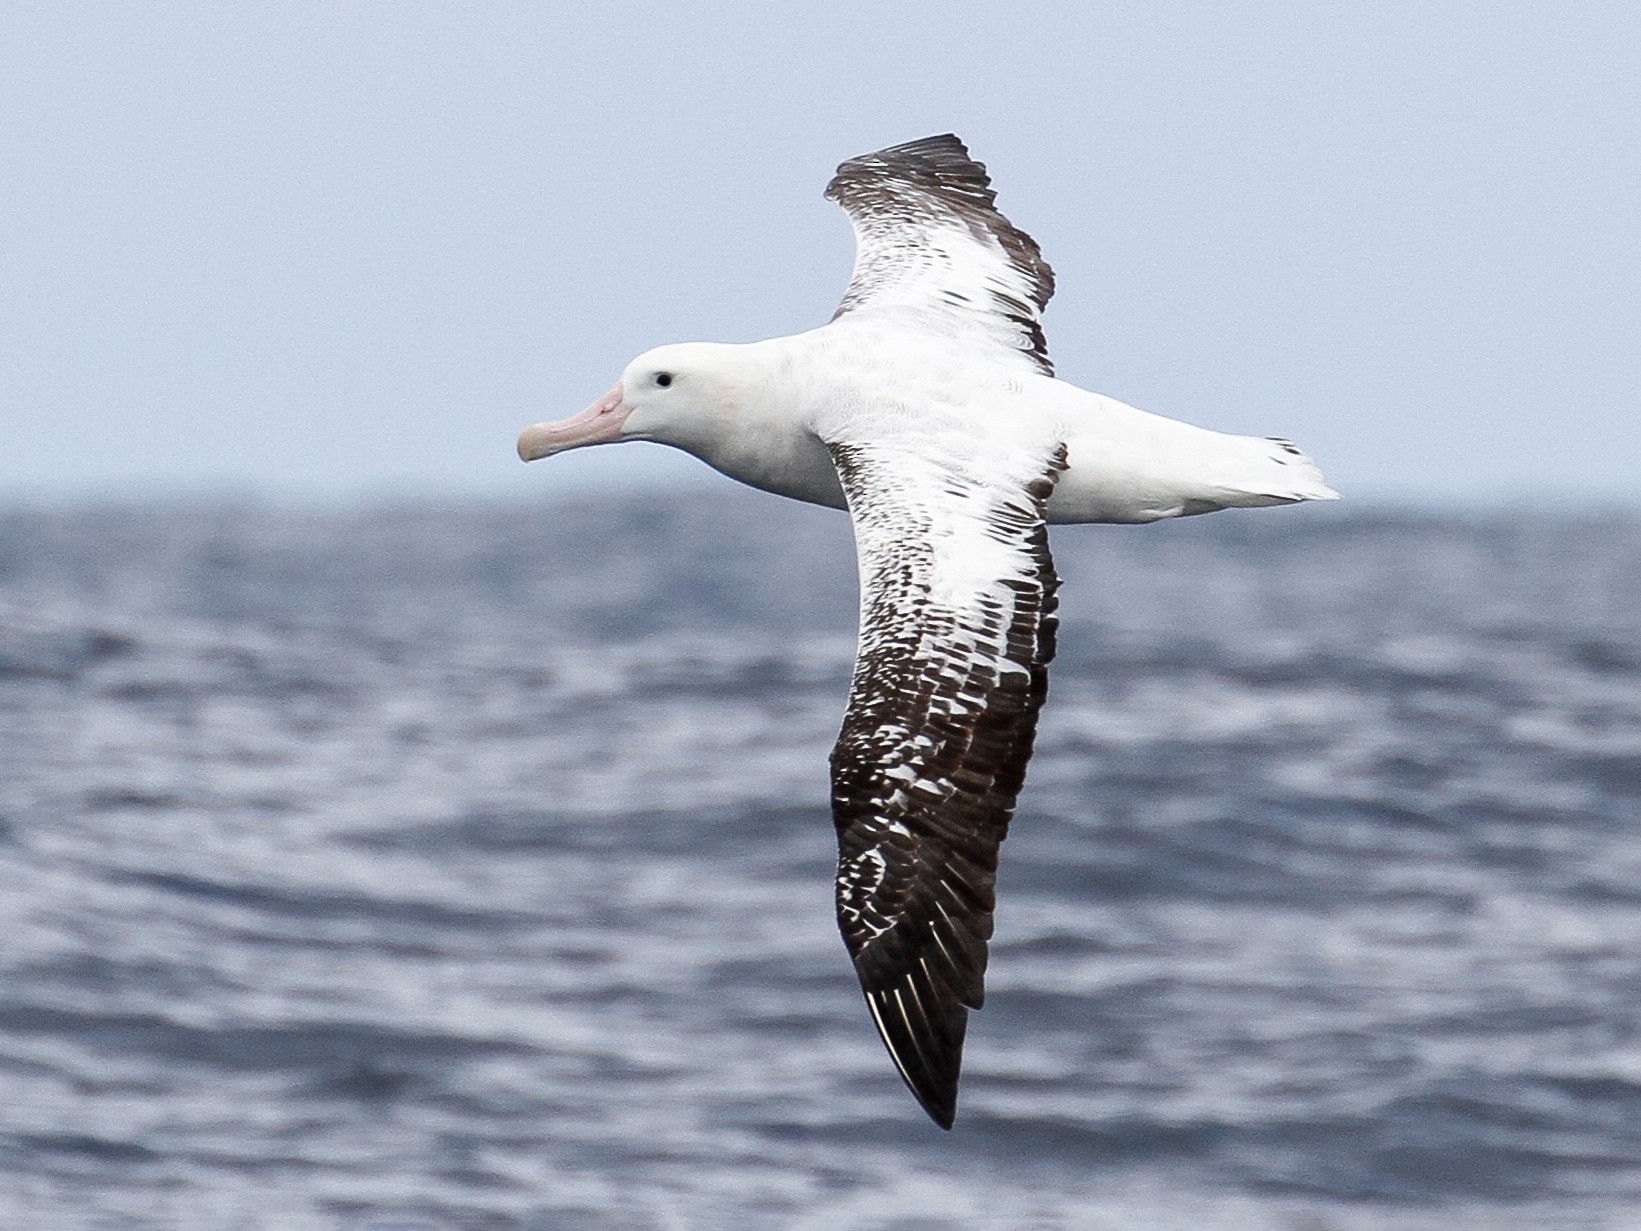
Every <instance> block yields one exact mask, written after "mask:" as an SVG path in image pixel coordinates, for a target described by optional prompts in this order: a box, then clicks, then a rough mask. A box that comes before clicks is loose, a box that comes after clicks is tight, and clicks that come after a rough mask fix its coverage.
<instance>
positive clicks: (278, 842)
mask: <svg viewBox="0 0 1641 1231" xmlns="http://www.w3.org/2000/svg"><path fill="white" fill-rule="evenodd" d="M1054 546H1055V553H1056V559H1057V561H1058V564H1059V568H1060V571H1061V573H1062V574H1063V575H1064V577H1065V578H1066V585H1065V589H1064V591H1063V598H1062V608H1061V609H1062V614H1063V616H1064V627H1063V632H1062V635H1061V638H1060V658H1059V661H1058V662H1057V663H1056V669H1055V675H1054V686H1053V695H1052V697H1051V699H1050V703H1049V707H1048V709H1047V711H1046V712H1045V718H1044V723H1043V729H1042V734H1041V739H1040V743H1039V752H1038V755H1037V758H1036V760H1035V762H1034V764H1033V768H1032V774H1031V781H1030V784H1029V786H1028V788H1027V792H1026V795H1025V797H1024V799H1023V802H1022V807H1021V810H1020V816H1019V819H1018V821H1017V823H1016V825H1015V828H1014V831H1013V834H1012V836H1011V838H1010V841H1009V843H1008V845H1007V847H1006V848H1005V851H1004V868H1003V872H1002V877H1001V909H1000V914H999V918H998V936H997V943H996V945H995V948H994V953H993V959H992V970H991V976H990V988H991V995H990V998H989V1001H988V1006H987V1008H986V1010H985V1011H984V1012H983V1013H981V1014H979V1015H977V1016H976V1017H975V1019H974V1020H973V1022H972V1024H971V1030H970V1041H969V1047H968V1061H967V1072H966V1078H965V1084H964V1096H963V1107H962V1113H961V1117H960V1119H959V1123H958V1128H957V1130H956V1131H955V1132H954V1133H953V1134H950V1135H946V1134H941V1133H939V1132H938V1130H935V1129H934V1128H932V1127H931V1126H930V1125H929V1124H927V1123H926V1122H925V1121H924V1119H923V1117H922V1116H921V1114H920V1113H919V1112H918V1111H917V1109H916V1107H915V1106H914V1105H913V1103H912V1102H911V1100H910V1098H909V1097H908V1096H906V1094H905V1093H904V1091H903V1090H902V1089H901V1087H900V1084H899V1081H898V1080H897V1079H896V1078H895V1076H894V1073H893V1070H892V1067H891V1066H890V1064H889V1062H888V1060H887V1058H886V1056H885V1055H884V1054H883V1052H882V1050H881V1047H880V1045H879V1044H878V1042H877V1040H876V1038H875V1036H874V1034H873V1032H872V1029H871V1026H870V1023H869V1021H868V1018H867V1014H866V1011H865V1009H864V1006H863V1005H862V1003H861V1002H860V998H859V996H858V994H857V992H856V989H855V986H854V980H853V976H852V974H851V972H850V970H849V966H848V962H847V959H846V957H845V955H844V952H843V948H842V945H841V942H840V941H839V940H838V938H837V936H836V933H835V929H834V925H833V920H832V897H831V885H830V876H831V868H832V862H833V858H834V852H833V846H832V832H831V825H830V820H829V817H828V815H827V812H826V800H827V783H826V754H827V751H828V749H829V745H830V742H831V739H832V736H833V735H834V734H835V732H836V729H837V723H838V720H839V717H840V714H841V706H842V700H843V695H844V692H845V690H846V688H847V684H848V676H849V669H850V664H851V659H852V655H853V649H854V618H855V595H854V562H853V554H852V547H851V544H850V541H849V534H848V525H847V522H846V520H845V519H843V518H841V517H839V516H837V515H835V514H829V513H826V512H824V511H818V510H811V509H805V508H801V507H798V506H795V505H789V504H786V503H784V502H780V501H776V500H772V499H768V498H762V497H759V496H757V495H755V494H751V493H742V492H737V491H727V490H726V491H724V492H722V493H715V494H689V495H657V496H654V497H653V498H649V499H647V500H641V499H637V498H634V497H631V496H628V497H626V498H624V499H622V500H607V501H588V502H584V503H581V504H578V505H573V506H572V505H562V506H556V507H544V508H529V509H525V508H500V507H490V508H450V507H433V506H415V505H406V506H402V507H392V508H377V509H372V510H362V511H338V512H328V513H315V512H297V511H289V510H286V511H276V510H270V509H259V508H254V507H231V506H225V505H210V506H200V507H139V508H83V509H56V510H28V509H17V510H12V511H10V512H6V513H0V935H3V936H4V937H5V941H4V944H3V945H0V955H3V960H4V977H3V979H0V1173H3V1175H4V1183H0V1225H4V1226H6V1227H16V1228H37V1227H40V1228H43V1227H51V1228H58V1227H65V1228H78V1227H82V1226H83V1227H87V1228H90V1227H96V1228H99V1229H107V1228H142V1229H147V1228H155V1229H158V1228H166V1229H172V1228H175V1229H181V1231H194V1229H199V1231H205V1229H211V1231H216V1229H219V1228H230V1227H231V1228H260V1227H268V1228H279V1229H281V1231H306V1229H308V1228H314V1229H318V1228H337V1227H342V1228H361V1229H363V1228H370V1229H372V1231H389V1229H392V1231H412V1229H415V1231H431V1229H435V1228H436V1229H441V1231H442V1229H445V1228H463V1229H466V1228H484V1229H487V1231H488V1229H507V1231H515V1229H523V1228H557V1227H581V1226H586V1227H619V1228H625V1227H633V1228H652V1227H653V1228H680V1227H689V1228H693V1227H703V1228H707V1227H712V1228H717V1227H725V1226H735V1227H742V1226H748V1227H753V1226H757V1227H762V1226H768V1227H790V1228H798V1229H803V1228H855V1227H859V1228H868V1227H871V1228H898V1229H900V1231H911V1229H912V1228H923V1229H928V1228H939V1227H972V1226H977V1225H984V1226H997V1227H1056V1228H1058V1227H1066V1228H1085V1227H1086V1228H1106V1227H1119V1226H1120V1227H1123V1228H1151V1227H1155V1228H1174V1227H1179V1228H1185V1227H1191V1228H1200V1227H1216V1228H1217V1227H1227V1228H1271V1227H1277V1228H1294V1229H1296V1231H1300V1229H1321V1228H1340V1229H1377V1228H1390V1227H1396V1228H1423V1227H1430V1228H1436V1227H1442V1228H1449V1227H1459V1228H1467V1227H1474V1228H1483V1227H1485V1228H1514V1227H1522V1228H1526V1227H1549V1226H1571V1227H1614V1228H1617V1227H1629V1226H1634V1225H1635V1223H1634V1222H1633V1216H1634V1215H1633V1211H1634V1210H1635V1209H1637V1208H1641V1041H1638V1040H1641V826H1638V824H1637V820H1638V816H1641V648H1638V647H1641V522H1638V521H1637V520H1635V519H1634V518H1633V517H1631V518H1626V517H1602V516H1597V515H1594V514H1590V515H1585V516H1574V515H1560V516H1553V515H1548V514H1535V515H1532V516H1523V517H1506V516H1504V515H1496V516H1488V517H1476V518H1471V519H1460V520H1452V519H1438V518H1435V517H1426V516H1419V515H1414V514H1406V515H1393V514H1388V513H1368V514H1363V513H1354V514H1353V513H1351V512H1350V511H1349V510H1338V511H1336V510H1333V509H1327V510H1310V509H1305V510H1297V511H1286V512H1280V511H1279V512H1270V513H1262V514H1254V515H1247V516H1237V515H1231V514H1227V515H1223V516H1220V517H1216V518H1207V519H1201V520H1198V521H1193V522H1183V523H1179V524H1176V525H1163V526H1157V527H1150V528H1145V529H1133V528H1122V527H1113V528H1105V527H1090V528H1066V529H1064V530H1057V531H1056V535H1055V540H1054ZM1626 1219H1630V1220H1631V1221H1626Z"/></svg>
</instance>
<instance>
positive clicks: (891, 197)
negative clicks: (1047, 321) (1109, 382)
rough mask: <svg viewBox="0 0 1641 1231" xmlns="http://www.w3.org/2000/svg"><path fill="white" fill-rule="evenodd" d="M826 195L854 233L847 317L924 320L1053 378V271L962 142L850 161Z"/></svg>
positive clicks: (937, 141)
mask: <svg viewBox="0 0 1641 1231" xmlns="http://www.w3.org/2000/svg"><path fill="white" fill-rule="evenodd" d="M826 195H827V196H828V197H830V198H831V199H832V200H834V201H836V202H837V203H838V204H840V205H842V206H843V208H844V209H845V210H846V211H847V212H848V214H849V221H850V222H852V223H853V224H854V227H855V272H854V276H853V277H852V278H851V279H850V281H849V289H848V290H847V291H846V292H844V296H843V304H842V306H841V307H839V308H838V315H839V316H841V315H843V314H844V313H845V312H853V311H857V310H860V309H865V308H870V309H872V310H874V311H876V310H880V309H899V310H901V311H902V312H903V313H905V314H907V315H922V316H923V317H924V319H925V322H926V323H927V324H928V325H929V326H931V327H934V328H939V329H950V330H953V331H962V332H966V333H974V334H978V335H980V336H982V337H985V338H986V339H987V340H989V341H991V342H993V343H995V344H996V345H997V347H998V348H999V349H1000V350H1004V351H1006V352H1008V353H1009V354H1011V355H1015V356H1024V357H1025V359H1026V360H1027V361H1028V362H1029V363H1030V365H1031V367H1032V369H1033V370H1034V371H1038V372H1041V373H1043V374H1044V375H1045V376H1052V375H1054V368H1053V365H1051V364H1050V363H1049V359H1048V343H1047V342H1046V341H1045V340H1044V338H1043V328H1042V310H1043V308H1044V307H1045V306H1047V304H1048V301H1049V296H1051V295H1053V294H1054V271H1053V270H1052V269H1050V268H1049V267H1048V262H1046V261H1044V260H1043V254H1042V253H1041V252H1040V251H1039V250H1038V248H1037V244H1036V241H1034V240H1033V239H1032V238H1031V236H1029V235H1027V234H1026V233H1025V232H1024V231H1022V230H1020V229H1018V228H1017V227H1015V226H1014V224H1013V223H1011V222H1010V221H1009V220H1008V219H1007V218H1005V217H1003V215H1002V214H1000V213H998V212H997V206H996V200H997V194H996V193H994V192H993V191H992V190H991V180H990V179H989V178H987V176H986V168H985V167H984V166H982V165H981V164H980V163H978V162H975V161H974V160H973V159H972V158H970V157H969V151H968V150H967V149H966V148H964V145H963V143H962V142H961V141H959V140H958V139H957V138H956V137H954V136H953V135H952V134H950V133H946V134H945V135H943V136H939V137H925V138H923V140H921V141H910V142H907V143H906V144H905V145H894V146H890V147H889V148H888V149H886V150H879V151H877V153H875V154H862V155H861V156H860V157H859V158H851V159H850V160H849V161H848V162H846V163H844V164H843V165H842V166H840V167H839V168H838V173H837V175H836V176H835V177H834V178H833V180H832V182H831V183H830V184H828V185H827V186H826ZM834 319H836V318H835V317H834Z"/></svg>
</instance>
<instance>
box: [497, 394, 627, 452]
mask: <svg viewBox="0 0 1641 1231" xmlns="http://www.w3.org/2000/svg"><path fill="white" fill-rule="evenodd" d="M625 396H626V395H625V394H624V393H623V392H622V389H621V386H620V385H616V387H615V388H614V389H611V390H610V391H609V392H608V393H606V394H605V395H604V396H603V397H601V398H599V399H598V401H596V402H594V403H593V404H592V405H591V406H589V407H587V409H586V410H584V411H582V412H581V413H580V414H579V415H572V416H571V417H570V418H568V419H557V420H554V421H553V422H551V423H537V424H533V425H532V426H530V427H527V428H525V429H524V431H522V432H520V433H519V457H520V458H521V459H522V460H523V461H526V462H533V461H535V460H536V459H537V458H538V457H547V456H549V455H550V454H553V453H562V452H563V451H564V450H565V449H574V448H576V447H577V446H578V445H596V444H600V443H602V442H603V441H606V440H614V439H615V438H616V437H618V436H619V435H621V425H622V424H623V423H625V422H626V421H627V416H628V415H629V414H631V413H632V411H631V409H630V408H628V407H626V406H623V405H622V402H623V400H624V399H625Z"/></svg>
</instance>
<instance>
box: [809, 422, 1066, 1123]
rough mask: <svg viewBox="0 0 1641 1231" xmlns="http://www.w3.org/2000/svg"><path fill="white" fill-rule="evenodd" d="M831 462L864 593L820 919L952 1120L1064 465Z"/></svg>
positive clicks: (1015, 769) (1046, 641)
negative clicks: (1008, 473) (971, 472)
mask: <svg viewBox="0 0 1641 1231" xmlns="http://www.w3.org/2000/svg"><path fill="white" fill-rule="evenodd" d="M832 453H833V458H834V460H835V462H836V463H837V467H838V474H839V476H840V478H841V480H842V483H843V488H844V491H845V493H846V494H847V495H848V498H849V507H850V511H851V513H852V515H853V517H854V521H855V533H856V541H857V545H858V549H859V553H860V566H861V584H862V596H861V643H860V653H859V657H858V659H857V660H856V666H855V678H854V684H853V687H852V688H851V691H850V696H849V712H848V715H847V717H846V718H845V720H844V724H843V730H842V733H841V734H840V735H839V737H838V742H837V746H836V748H835V749H834V751H833V754H832V782H833V794H832V810H833V817H834V820H835V821H836V824H837V831H838V923H839V926H840V928H841V929H842V931H843V936H844V940H845V942H846V944H847V945H848V947H849V952H850V953H851V955H852V956H853V957H854V961H855V969H856V971H857V973H858V974H859V976H860V983H861V987H862V989H863V990H864V991H865V993H866V1000H867V1004H868V1006H869V1007H870V1008H871V1011H872V1016H873V1019H874V1020H875V1021H876V1023H877V1026H878V1030H879V1032H880V1033H881V1034H882V1036H883V1041H884V1043H885V1044H886V1045H887V1046H888V1048H889V1053H890V1055H891V1056H892V1057H893V1058H894V1060H895V1063H896V1065H897V1066H898V1067H899V1069H900V1074H901V1076H902V1077H903V1078H904V1079H905V1081H906V1084H907V1086H908V1087H910V1089H911V1091H912V1093H913V1094H914V1095H915V1096H916V1098H917V1100H918V1102H919V1103H921V1104H922V1106H923V1108H924V1110H926V1111H927V1112H928V1113H929V1115H930V1116H931V1117H932V1118H933V1119H934V1121H935V1122H936V1123H937V1124H939V1125H940V1126H941V1127H943V1128H950V1127H951V1124H952V1120H953V1118H954V1116H955V1115H956V1110H957V1083H958V1074H959V1069H960V1066H961V1063H962V1054H963V1037H964V1032H965V1029H966V1027H967V1022H968V1010H969V1009H970V1008H979V1007H980V1005H981V1002H982V1000H983V998H984V991H985V988H984V976H985V970H986V954H987V949H986V945H987V941H988V940H989V939H990V938H991V933H992V912H993V908H994V905H995V899H994V897H993V886H994V883H995V879H996V871H997V855H998V845H999V844H1000V843H1001V842H1002V841H1003V837H1004V835H1005V834H1006V833H1007V831H1008V824H1009V818H1010V816H1011V815H1012V813H1013V810H1014V803H1015V797H1016V796H1017V795H1018V793H1019V791H1020V787H1021V784H1022V783H1023V782H1024V780H1025V772H1026V762H1027V760H1028V759H1029V758H1030V756H1031V746H1032V740H1033V737H1034V735H1035V731H1036V723H1037V711H1038V709H1039V708H1040V707H1041V705H1042V703H1043V698H1044V696H1045V694H1046V692H1047V687H1048V672H1047V668H1048V662H1049V660H1050V658H1052V657H1053V653H1054V625H1055V622H1054V615H1053V612H1054V594H1055V588H1056V586H1057V584H1058V582H1057V579H1056V577H1055V575H1054V567H1053V562H1052V560H1051V559H1050V557H1049V550H1048V537H1047V531H1046V528H1045V526H1044V524H1043V505H1044V502H1045V501H1046V500H1047V498H1048V495H1049V493H1050V491H1051V490H1052V489H1053V485H1054V479H1055V477H1056V475H1057V473H1058V471H1059V470H1060V469H1062V468H1063V465H1064V460H1063V453H1061V454H1060V455H1059V456H1053V455H1048V456H1043V457H1040V458H1038V459H1036V463H1037V464H1036V465H1035V466H1034V469H1035V473H1034V474H1027V473H1024V472H1022V473H1020V474H1017V475H1016V476H1015V481H1012V482H1009V483H1007V484H1005V485H998V484H996V483H993V482H981V481H979V480H976V479H974V478H972V477H970V476H966V475H963V474H961V473H958V472H956V471H955V470H952V469H948V468H943V467H940V466H938V465H932V466H931V465H927V464H925V466H924V468H923V470H922V472H921V473H919V472H918V468H917V467H916V466H914V465H913V464H912V463H911V462H910V461H909V460H908V457H907V456H906V455H905V454H904V453H899V452H897V451H891V450H885V449H883V448H881V447H879V448H874V447H867V446H861V445H852V444H850V445H833V446H832ZM919 460H920V461H922V460H924V459H919ZM937 522H938V523H939V524H938V526H937V525H936V523H937Z"/></svg>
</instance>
